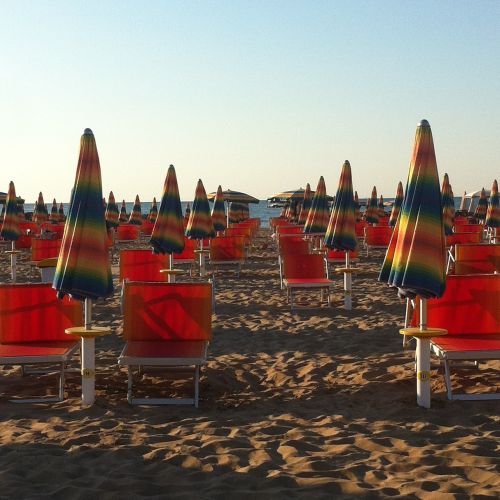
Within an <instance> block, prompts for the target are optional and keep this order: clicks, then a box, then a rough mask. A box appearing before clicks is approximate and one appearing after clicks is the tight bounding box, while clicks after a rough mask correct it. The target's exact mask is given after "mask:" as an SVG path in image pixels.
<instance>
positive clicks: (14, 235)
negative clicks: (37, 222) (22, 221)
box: [0, 181, 21, 241]
mask: <svg viewBox="0 0 500 500" xmlns="http://www.w3.org/2000/svg"><path fill="white" fill-rule="evenodd" d="M0 236H1V237H2V238H3V239H4V240H6V241H16V240H17V239H19V236H21V229H20V228H19V215H18V209H17V197H16V188H15V186H14V183H13V182H12V181H10V182H9V191H8V193H7V199H6V204H5V212H4V215H3V221H2V228H1V229H0Z"/></svg>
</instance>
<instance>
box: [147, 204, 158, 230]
mask: <svg viewBox="0 0 500 500" xmlns="http://www.w3.org/2000/svg"><path fill="white" fill-rule="evenodd" d="M157 217H158V205H157V204H156V198H153V204H152V205H151V209H150V210H149V215H148V220H149V222H151V223H152V224H154V223H155V222H156V218H157Z"/></svg>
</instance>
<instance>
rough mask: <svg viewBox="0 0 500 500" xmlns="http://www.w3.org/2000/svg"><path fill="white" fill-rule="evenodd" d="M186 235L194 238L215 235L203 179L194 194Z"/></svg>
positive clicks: (200, 238)
mask: <svg viewBox="0 0 500 500" xmlns="http://www.w3.org/2000/svg"><path fill="white" fill-rule="evenodd" d="M186 236H187V237H188V238H191V239H194V240H202V239H204V238H213V237H214V236H215V230H214V225H213V223H212V217H211V216H210V206H209V205H208V199H207V193H206V191H205V188H204V187H203V182H201V179H199V180H198V184H197V186H196V192H195V195H194V202H193V210H191V214H190V216H189V221H188V224H187V228H186Z"/></svg>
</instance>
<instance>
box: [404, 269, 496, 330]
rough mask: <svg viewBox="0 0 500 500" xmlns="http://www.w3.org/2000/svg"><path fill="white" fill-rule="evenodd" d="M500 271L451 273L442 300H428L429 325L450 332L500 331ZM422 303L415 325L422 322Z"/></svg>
mask: <svg viewBox="0 0 500 500" xmlns="http://www.w3.org/2000/svg"><path fill="white" fill-rule="evenodd" d="M499 305H500V274H468V275H461V276H455V275H451V276H447V278H446V290H445V292H444V295H443V296H442V297H441V298H439V299H432V300H428V301H427V324H428V325H429V327H431V328H446V329H447V330H448V333H449V334H450V335H464V334H467V335H473V334H481V335H485V334H491V335H495V334H496V335H498V333H499V332H500V307H499ZM418 315H419V306H417V307H416V308H415V311H414V314H413V320H412V324H413V325H414V326H416V325H417V324H418V317H419V316H418Z"/></svg>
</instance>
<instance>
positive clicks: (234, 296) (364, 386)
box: [0, 229, 500, 500]
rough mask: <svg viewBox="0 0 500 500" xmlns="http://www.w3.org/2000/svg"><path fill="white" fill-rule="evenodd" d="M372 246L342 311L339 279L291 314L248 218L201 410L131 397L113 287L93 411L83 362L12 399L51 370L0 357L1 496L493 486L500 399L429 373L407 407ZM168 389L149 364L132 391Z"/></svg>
mask: <svg viewBox="0 0 500 500" xmlns="http://www.w3.org/2000/svg"><path fill="white" fill-rule="evenodd" d="M266 246H267V247H266ZM0 258H1V259H2V266H1V272H0V280H1V281H9V279H10V278H9V265H8V258H7V257H6V256H5V255H4V254H3V252H2V255H1V257H0ZM382 258H383V253H382V252H381V251H375V252H373V254H372V255H371V256H370V258H369V259H367V258H366V257H362V258H361V261H360V263H359V264H358V267H359V269H360V272H359V273H358V274H357V275H356V277H355V280H354V283H353V310H352V311H345V310H344V309H343V307H342V305H343V296H342V283H341V278H340V277H337V278H336V281H337V287H336V289H335V291H334V293H333V295H332V307H331V308H328V307H326V305H323V306H322V307H313V308H310V309H303V310H300V311H299V312H297V313H295V314H292V313H291V312H290V308H289V306H288V305H287V302H286V298H285V295H284V293H283V292H281V291H280V289H279V275H278V268H277V263H276V255H275V251H274V250H273V249H272V244H271V239H270V237H269V232H268V230H265V229H264V230H260V232H259V237H258V238H257V239H256V242H255V250H254V252H253V255H252V257H251V259H250V261H249V263H248V265H247V266H245V268H244V269H243V271H242V273H241V277H240V278H239V279H238V278H236V277H234V276H232V275H230V274H229V273H228V274H227V275H226V276H225V277H224V278H220V279H219V280H218V288H217V308H216V314H215V315H214V317H213V342H212V344H211V346H210V350H209V362H208V365H207V366H206V367H205V368H204V369H203V371H202V378H201V386H200V396H201V401H200V407H199V408H198V409H195V408H194V407H188V406H163V407H140V406H130V405H129V404H128V403H127V400H126V390H127V387H126V379H127V377H126V372H125V371H124V370H123V369H121V368H119V367H118V365H117V363H116V361H117V357H118V355H119V353H120V351H121V348H122V346H123V341H122V339H121V332H122V324H121V316H120V306H119V304H120V299H119V291H120V288H119V286H117V287H116V290H115V293H114V295H113V297H111V298H109V299H106V300H99V301H98V302H97V303H96V305H95V309H94V318H95V324H96V325H100V326H110V327H111V328H112V330H113V334H112V335H110V336H108V337H104V338H101V339H97V341H96V367H97V379H96V401H95V404H94V406H93V407H91V408H88V409H85V408H82V406H81V403H80V394H81V393H80V376H79V374H69V375H68V378H67V394H68V398H67V399H66V400H64V401H63V402H61V403H56V404H50V405H49V404H43V405H17V404H13V403H11V402H9V401H8V400H9V398H10V397H12V396H14V395H33V394H44V393H45V392H46V391H47V392H49V391H50V392H52V393H53V391H54V387H55V382H56V378H55V377H54V376H43V377H38V378H37V377H34V376H32V377H25V378H22V377H21V376H20V369H19V368H18V367H2V368H0V421H1V424H0V444H1V448H0V478H1V481H0V485H1V486H0V498H9V499H10V498H54V499H59V498H60V499H73V498H74V499H87V498H94V499H97V498H98V499H106V498H120V499H121V498H127V499H134V498H145V497H147V498H185V499H191V498H217V499H218V498H220V499H225V498H237V499H238V500H243V499H247V498H248V499H250V498H259V499H267V498H269V499H271V498H272V499H276V498H358V497H361V498H363V497H372V498H377V497H391V496H394V497H398V496H399V497H405V498H439V499H441V498H498V497H499V496H500V474H499V469H500V426H499V423H500V411H499V410H500V403H499V402H498V401H482V402H480V401H477V402H459V401H456V402H455V401H454V402H450V401H447V400H446V394H445V387H444V381H443V378H442V374H441V372H439V373H438V371H437V370H436V371H434V372H433V374H434V376H433V379H432V391H433V399H432V408H431V409H430V410H425V409H423V408H419V407H418V406H417V404H416V394H415V375H414V371H413V355H414V351H413V350H411V349H410V350H403V348H402V339H401V336H400V335H399V334H398V330H399V328H400V327H401V326H402V321H403V318H404V304H403V303H402V302H401V301H400V300H399V299H398V298H397V296H396V293H395V292H394V291H392V290H390V289H388V288H387V287H386V286H384V285H383V284H380V283H378V282H377V275H378V269H379V267H380V264H381V262H382ZM28 260H29V257H28V255H27V254H26V255H21V256H20V257H19V261H20V264H19V268H18V273H19V279H18V281H20V282H23V281H28V280H29V271H28V269H29V266H28V264H27V263H28ZM114 272H115V275H116V272H117V268H116V266H115V267H114ZM36 279H38V276H36ZM461 375H462V376H461V377H460V379H458V378H454V380H455V383H456V384H457V387H462V388H463V385H462V384H464V383H465V384H466V386H467V388H468V389H469V390H471V389H473V390H487V386H490V385H491V386H494V385H496V386H499V385H500V380H499V378H500V377H499V373H498V364H495V363H494V362H489V363H484V364H482V365H481V369H480V370H467V372H462V373H461ZM165 387H170V388H172V390H173V391H174V393H175V394H177V395H182V394H185V393H186V392H189V391H191V387H192V385H191V382H190V381H189V380H186V381H182V380H181V381H174V382H172V385H168V384H167V383H165V382H162V380H161V378H159V376H158V374H153V375H152V376H150V375H147V376H145V377H144V379H143V380H141V381H140V383H139V385H138V387H137V389H138V390H143V391H149V393H152V392H154V393H155V394H160V393H161V391H162V388H165ZM490 390H491V389H490ZM493 390H494V389H493Z"/></svg>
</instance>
